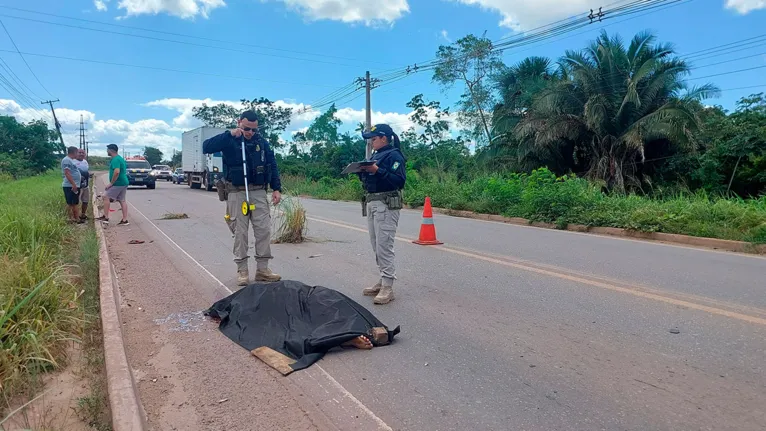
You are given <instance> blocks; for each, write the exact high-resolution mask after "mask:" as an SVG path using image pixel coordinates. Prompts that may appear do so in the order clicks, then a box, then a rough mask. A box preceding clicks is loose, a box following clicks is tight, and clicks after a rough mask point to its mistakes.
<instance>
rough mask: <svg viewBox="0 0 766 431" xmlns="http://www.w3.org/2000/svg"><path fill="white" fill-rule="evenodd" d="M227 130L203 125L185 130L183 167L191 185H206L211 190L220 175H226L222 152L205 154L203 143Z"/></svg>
mask: <svg viewBox="0 0 766 431" xmlns="http://www.w3.org/2000/svg"><path fill="white" fill-rule="evenodd" d="M225 131H226V129H220V128H217V127H208V126H203V127H198V128H196V129H194V130H189V131H186V132H183V136H182V137H181V151H182V152H181V167H182V169H183V171H184V174H185V176H186V182H187V183H188V184H189V187H191V188H193V189H198V188H200V187H203V186H204V187H205V190H207V191H211V190H213V187H215V181H216V180H217V179H218V177H221V176H223V175H224V172H223V159H222V158H221V153H220V152H218V153H215V154H203V153H202V143H203V142H205V140H206V139H208V138H212V137H213V136H215V135H218V134H221V133H223V132H225Z"/></svg>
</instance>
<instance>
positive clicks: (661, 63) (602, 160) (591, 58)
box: [516, 32, 717, 190]
mask: <svg viewBox="0 0 766 431" xmlns="http://www.w3.org/2000/svg"><path fill="white" fill-rule="evenodd" d="M560 64H561V65H562V67H563V68H564V76H566V77H567V79H563V80H561V81H560V82H556V83H553V84H552V85H550V87H549V88H547V89H546V90H544V91H543V92H542V93H541V94H540V96H539V97H537V98H536V100H535V102H534V103H533V105H532V108H531V109H530V110H529V113H528V115H526V116H525V117H524V118H523V120H522V121H521V122H520V123H519V124H518V126H517V127H516V136H517V138H518V139H520V140H523V141H524V142H525V143H526V145H529V146H530V148H533V149H537V150H540V151H544V152H546V154H554V155H558V156H559V157H574V159H575V160H576V161H575V163H576V164H577V163H582V164H583V165H584V166H583V167H584V168H585V170H586V171H587V175H588V176H589V177H590V178H593V179H599V180H604V181H605V182H606V185H607V187H609V188H610V189H612V188H613V189H617V190H625V189H626V183H627V186H629V187H640V186H641V182H642V180H644V179H645V178H638V177H637V175H636V173H637V171H638V166H637V165H638V164H640V163H643V161H644V160H645V152H646V146H647V145H655V144H657V143H658V142H661V141H670V142H672V143H674V144H675V145H681V146H685V147H691V144H692V142H693V137H694V136H693V134H694V131H695V130H697V129H698V127H699V119H698V117H697V116H696V110H695V109H694V106H696V105H695V104H696V102H697V101H698V100H700V99H703V98H705V97H708V96H711V95H714V94H716V92H717V89H716V88H715V87H713V86H711V85H704V86H702V87H699V88H692V89H690V90H688V91H687V88H686V84H685V81H684V77H685V76H686V75H688V73H689V70H690V68H689V66H688V65H687V64H686V62H684V61H683V60H681V59H679V58H677V57H675V56H674V53H673V49H672V48H671V46H670V45H667V44H657V43H655V37H654V36H653V35H651V34H650V33H639V34H637V35H636V36H635V37H634V38H633V40H632V41H631V43H630V45H629V46H628V47H627V48H626V47H625V46H624V44H623V43H622V40H621V39H620V38H619V36H615V37H612V38H610V37H609V36H608V35H607V34H606V32H603V33H602V34H601V36H600V37H599V38H598V39H597V40H596V41H594V42H593V43H592V44H591V45H590V46H589V47H588V48H586V49H585V50H583V51H568V52H567V53H566V55H565V56H564V57H563V58H562V59H561V60H560Z"/></svg>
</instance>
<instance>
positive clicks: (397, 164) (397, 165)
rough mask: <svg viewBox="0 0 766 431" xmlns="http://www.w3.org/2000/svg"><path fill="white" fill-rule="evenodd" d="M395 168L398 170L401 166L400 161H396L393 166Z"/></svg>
mask: <svg viewBox="0 0 766 431" xmlns="http://www.w3.org/2000/svg"><path fill="white" fill-rule="evenodd" d="M391 168H392V169H393V170H396V169H397V168H399V162H394V165H393V166H392V167H391Z"/></svg>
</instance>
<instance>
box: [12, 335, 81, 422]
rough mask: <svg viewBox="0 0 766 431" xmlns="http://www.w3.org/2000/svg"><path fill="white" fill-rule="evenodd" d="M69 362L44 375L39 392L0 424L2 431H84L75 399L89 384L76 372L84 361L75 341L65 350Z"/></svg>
mask: <svg viewBox="0 0 766 431" xmlns="http://www.w3.org/2000/svg"><path fill="white" fill-rule="evenodd" d="M68 355H69V365H68V366H67V367H66V368H64V369H63V370H61V371H59V372H57V373H52V374H50V375H47V376H45V378H44V379H43V383H44V389H43V390H42V395H41V396H39V398H37V399H35V400H34V401H33V402H32V403H30V404H29V405H28V406H27V407H26V408H24V409H22V410H20V411H19V412H18V413H16V414H14V415H13V416H12V417H11V419H9V420H8V422H6V423H4V424H2V425H0V429H4V430H8V431H11V430H14V431H15V430H29V429H33V430H39V429H57V430H58V429H61V430H67V431H87V430H90V429H91V428H90V427H89V426H88V425H87V424H86V423H85V422H83V421H82V420H80V418H79V417H78V415H77V411H76V409H77V404H78V400H79V399H80V398H82V397H87V396H88V395H89V387H88V383H87V381H85V380H84V379H83V378H82V376H81V373H80V370H81V368H82V362H83V361H84V358H83V355H82V350H81V349H80V346H79V344H77V343H73V344H72V347H71V348H70V349H69V352H68ZM21 404H23V403H21V402H19V403H14V404H11V410H12V411H13V410H15V409H17V408H18V407H21Z"/></svg>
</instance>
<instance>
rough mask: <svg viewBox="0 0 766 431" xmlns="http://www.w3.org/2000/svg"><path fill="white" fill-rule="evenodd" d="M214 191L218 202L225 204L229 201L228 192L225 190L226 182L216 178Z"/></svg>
mask: <svg viewBox="0 0 766 431" xmlns="http://www.w3.org/2000/svg"><path fill="white" fill-rule="evenodd" d="M215 190H216V191H217V192H218V200H219V201H221V202H226V201H227V200H228V199H229V191H228V190H227V189H226V181H225V180H224V179H223V178H221V177H218V179H217V180H215Z"/></svg>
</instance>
